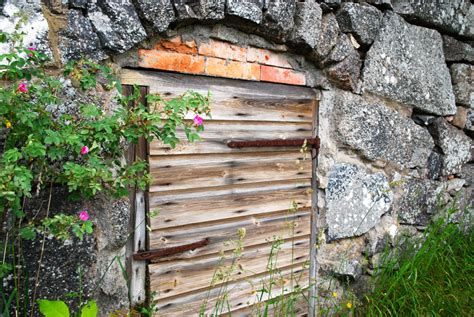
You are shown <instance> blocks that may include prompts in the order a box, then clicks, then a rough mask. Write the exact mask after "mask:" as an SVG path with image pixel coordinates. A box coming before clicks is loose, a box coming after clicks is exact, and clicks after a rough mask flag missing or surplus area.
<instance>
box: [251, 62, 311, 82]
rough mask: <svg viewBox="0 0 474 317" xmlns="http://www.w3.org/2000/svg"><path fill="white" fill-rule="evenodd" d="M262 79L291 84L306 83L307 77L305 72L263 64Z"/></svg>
mask: <svg viewBox="0 0 474 317" xmlns="http://www.w3.org/2000/svg"><path fill="white" fill-rule="evenodd" d="M260 80H262V81H269V82H272V83H281V84H290V85H305V84H306V77H305V74H304V73H301V72H297V71H294V70H291V69H285V68H278V67H272V66H265V65H262V66H261V73H260Z"/></svg>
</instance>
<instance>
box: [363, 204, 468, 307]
mask: <svg viewBox="0 0 474 317" xmlns="http://www.w3.org/2000/svg"><path fill="white" fill-rule="evenodd" d="M456 212H458V210H457V209H456V208H455V207H450V208H448V213H447V214H448V216H447V217H442V218H439V219H438V220H436V221H434V222H433V223H432V224H431V225H429V226H428V228H427V229H426V231H425V232H424V234H423V235H422V237H421V238H420V239H407V240H406V242H404V243H403V244H402V245H401V247H399V248H397V249H395V252H393V251H392V252H389V250H388V249H387V251H386V252H385V253H384V257H383V260H382V263H381V265H380V267H379V269H378V270H377V271H376V275H375V278H374V289H373V292H372V293H371V294H369V295H368V296H366V298H365V305H363V306H362V307H361V308H360V309H359V310H358V312H357V315H358V316H474V309H473V305H472V303H473V300H474V292H473V290H474V288H473V286H474V249H473V247H472V246H473V242H474V232H473V230H472V226H469V224H470V220H471V219H470V216H469V214H468V213H467V212H465V213H464V217H463V219H462V221H460V222H459V223H454V222H452V221H451V220H452V219H451V218H452V215H453V214H454V213H456Z"/></svg>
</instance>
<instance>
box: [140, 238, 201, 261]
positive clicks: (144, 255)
mask: <svg viewBox="0 0 474 317" xmlns="http://www.w3.org/2000/svg"><path fill="white" fill-rule="evenodd" d="M208 244H209V238H206V239H202V240H200V241H197V242H193V243H189V244H184V245H178V246H175V247H167V248H159V249H155V250H149V251H138V252H137V253H135V254H133V259H134V260H135V261H144V260H152V259H156V258H161V257H165V256H168V255H173V254H177V253H181V252H185V251H190V250H194V249H197V248H201V247H203V246H206V245H208Z"/></svg>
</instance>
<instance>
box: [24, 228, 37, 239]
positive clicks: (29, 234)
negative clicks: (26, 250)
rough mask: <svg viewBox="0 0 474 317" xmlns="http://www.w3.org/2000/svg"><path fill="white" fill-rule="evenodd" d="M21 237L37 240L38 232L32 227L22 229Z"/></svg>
mask: <svg viewBox="0 0 474 317" xmlns="http://www.w3.org/2000/svg"><path fill="white" fill-rule="evenodd" d="M20 236H21V237H22V238H23V239H26V240H33V239H34V238H36V232H35V230H34V229H33V228H32V227H25V228H21V230H20Z"/></svg>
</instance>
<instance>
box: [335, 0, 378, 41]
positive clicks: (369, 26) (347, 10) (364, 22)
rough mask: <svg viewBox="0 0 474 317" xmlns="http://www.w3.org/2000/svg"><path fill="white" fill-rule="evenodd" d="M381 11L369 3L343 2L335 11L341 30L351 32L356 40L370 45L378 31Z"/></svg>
mask: <svg viewBox="0 0 474 317" xmlns="http://www.w3.org/2000/svg"><path fill="white" fill-rule="evenodd" d="M382 16H383V15H382V12H380V11H379V10H377V9H376V8H374V7H373V6H370V5H363V4H358V3H352V2H348V3H344V4H343V5H342V7H341V10H340V11H338V13H337V22H338V23H339V27H340V28H341V31H342V32H345V33H349V32H350V33H352V34H353V35H354V36H355V38H356V39H357V41H359V42H360V43H362V44H364V45H370V44H372V42H373V41H374V38H375V36H376V35H377V32H378V31H379V26H380V21H381V20H382Z"/></svg>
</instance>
